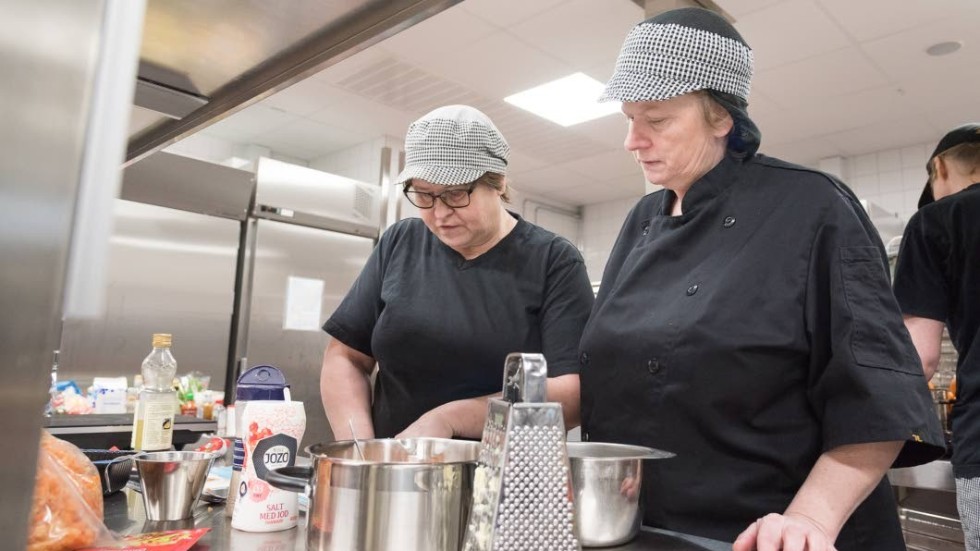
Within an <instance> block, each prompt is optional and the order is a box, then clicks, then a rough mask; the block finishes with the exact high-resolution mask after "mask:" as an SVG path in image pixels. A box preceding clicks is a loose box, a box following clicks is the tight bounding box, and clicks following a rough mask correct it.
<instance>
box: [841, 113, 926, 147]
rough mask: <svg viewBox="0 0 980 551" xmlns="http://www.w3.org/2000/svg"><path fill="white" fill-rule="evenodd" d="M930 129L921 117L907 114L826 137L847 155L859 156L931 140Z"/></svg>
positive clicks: (923, 117)
mask: <svg viewBox="0 0 980 551" xmlns="http://www.w3.org/2000/svg"><path fill="white" fill-rule="evenodd" d="M933 136H934V132H933V130H932V125H930V124H929V123H928V121H927V120H926V119H925V116H922V115H915V114H911V115H908V116H905V117H902V118H900V119H896V120H892V121H884V122H880V123H876V124H870V125H866V126H863V127H861V128H857V129H854V130H848V131H845V132H840V133H837V134H832V135H830V136H827V139H828V140H831V141H833V142H834V143H835V144H837V145H838V146H839V147H841V148H843V149H844V150H846V151H847V152H848V154H849V155H861V154H864V153H872V152H876V151H882V150H885V149H893V148H898V147H902V146H905V145H908V144H909V143H921V142H926V141H929V140H930V139H933Z"/></svg>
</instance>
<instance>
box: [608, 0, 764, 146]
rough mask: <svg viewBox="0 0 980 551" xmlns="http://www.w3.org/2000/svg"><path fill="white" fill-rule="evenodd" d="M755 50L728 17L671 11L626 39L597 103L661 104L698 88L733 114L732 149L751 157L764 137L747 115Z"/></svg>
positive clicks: (692, 10)
mask: <svg viewBox="0 0 980 551" xmlns="http://www.w3.org/2000/svg"><path fill="white" fill-rule="evenodd" d="M752 66H753V55H752V50H751V48H749V46H748V44H746V42H745V40H744V39H743V38H742V36H741V35H740V34H739V33H738V31H737V30H735V27H732V26H731V25H730V24H729V23H728V22H727V21H725V19H724V18H722V17H721V16H719V15H718V14H716V13H714V12H711V11H708V10H705V9H701V8H681V9H677V10H670V11H667V12H664V13H662V14H660V15H657V16H654V17H651V18H650V19H647V20H646V21H643V22H642V23H639V24H637V25H636V26H635V27H633V29H632V30H630V32H629V34H628V35H627V36H626V41H625V42H624V43H623V47H622V49H621V50H620V52H619V58H618V59H617V61H616V69H615V71H614V72H613V75H612V78H610V79H609V82H607V83H606V89H605V91H604V92H603V94H602V96H601V97H600V98H599V101H613V100H615V101H622V102H635V101H662V100H667V99H670V98H672V97H675V96H680V95H682V94H688V93H690V92H695V91H698V90H706V91H707V92H708V93H709V95H710V96H711V98H712V99H714V100H715V101H717V102H718V103H719V104H721V105H722V106H723V107H724V108H725V109H726V110H727V111H728V112H729V113H730V114H731V115H732V119H733V121H734V123H735V128H734V129H733V131H732V133H731V134H730V135H729V140H728V149H729V151H730V152H732V153H735V154H736V155H738V156H751V155H753V154H755V151H756V150H757V149H758V147H759V142H760V141H761V134H760V133H759V129H758V128H757V127H756V126H755V123H753V122H752V120H751V119H750V118H749V116H748V112H747V107H748V99H749V90H750V88H751V83H752Z"/></svg>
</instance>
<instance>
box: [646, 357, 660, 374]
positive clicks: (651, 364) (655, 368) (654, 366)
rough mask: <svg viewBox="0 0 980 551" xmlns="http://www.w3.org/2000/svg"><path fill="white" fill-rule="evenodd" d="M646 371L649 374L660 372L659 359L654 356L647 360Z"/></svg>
mask: <svg viewBox="0 0 980 551" xmlns="http://www.w3.org/2000/svg"><path fill="white" fill-rule="evenodd" d="M647 371H649V372H650V374H651V375H656V374H657V373H660V361H659V360H657V359H656V358H654V359H652V360H647Z"/></svg>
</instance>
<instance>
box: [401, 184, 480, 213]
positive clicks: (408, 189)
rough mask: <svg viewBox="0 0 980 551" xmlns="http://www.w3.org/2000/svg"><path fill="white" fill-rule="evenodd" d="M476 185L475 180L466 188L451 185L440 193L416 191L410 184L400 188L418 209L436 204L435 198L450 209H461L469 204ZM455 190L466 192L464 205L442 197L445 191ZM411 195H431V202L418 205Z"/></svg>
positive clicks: (424, 208) (452, 191)
mask: <svg viewBox="0 0 980 551" xmlns="http://www.w3.org/2000/svg"><path fill="white" fill-rule="evenodd" d="M478 185H479V184H478V183H477V182H473V183H472V184H470V185H469V186H470V187H468V188H466V189H459V188H457V186H452V189H447V190H446V191H444V192H442V193H429V192H428V191H418V190H415V189H411V186H406V187H405V188H404V189H403V190H402V193H404V194H405V198H406V199H408V202H409V203H411V204H412V205H413V206H414V207H415V208H419V209H423V210H428V209H431V208H434V207H435V206H436V199H438V200H440V201H442V204H444V205H446V206H447V207H449V208H451V209H461V208H464V207H468V206H470V202H471V201H472V198H471V196H472V195H473V190H475V189H476V186H478ZM457 191H465V192H466V204H465V205H452V204H450V203H449V201H448V200H447V199H446V198H445V197H444V195H446V194H447V193H454V192H457ZM413 195H414V196H416V197H417V196H420V195H425V196H428V197H431V198H432V204H431V205H429V206H427V207H423V206H421V205H419V204H418V203H416V202H415V201H414V200H413V198H412V196H413Z"/></svg>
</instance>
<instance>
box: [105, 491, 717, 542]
mask: <svg viewBox="0 0 980 551" xmlns="http://www.w3.org/2000/svg"><path fill="white" fill-rule="evenodd" d="M224 513H225V508H224V506H223V505H208V504H199V505H198V507H197V508H196V509H195V510H194V518H193V519H188V520H186V521H177V522H152V521H147V520H146V516H145V513H144V510H143V497H142V496H141V495H140V493H139V492H136V491H133V490H131V489H129V488H125V489H123V490H122V491H121V492H118V493H116V494H113V495H111V496H108V497H106V499H105V524H106V526H108V527H109V528H110V529H111V530H114V531H116V532H117V533H120V534H123V535H130V534H138V533H142V532H156V531H160V530H178V529H189V528H211V531H210V532H208V533H207V534H205V535H204V537H202V538H201V539H200V540H198V542H197V544H196V545H195V546H194V547H192V548H191V550H192V551H199V550H200V551H203V550H205V549H209V548H210V550H212V551H218V550H223V549H233V550H234V551H259V550H261V551H302V550H303V549H305V546H306V528H305V527H304V526H298V527H296V528H294V529H292V530H285V531H282V532H267V533H251V532H242V531H240V530H233V529H232V528H231V519H230V518H228V517H226V516H225V514H224ZM304 519H305V517H301V518H300V524H302V523H303V520H304ZM605 549H607V550H609V551H654V550H656V551H728V550H730V549H731V544H727V543H722V542H719V541H714V540H707V539H704V538H698V537H694V536H688V535H685V534H677V533H674V532H666V531H662V530H654V529H649V528H644V529H643V530H642V531H640V534H639V536H637V537H636V539H634V540H633V541H631V542H630V543H628V544H626V545H621V546H619V547H608V548H605Z"/></svg>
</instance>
